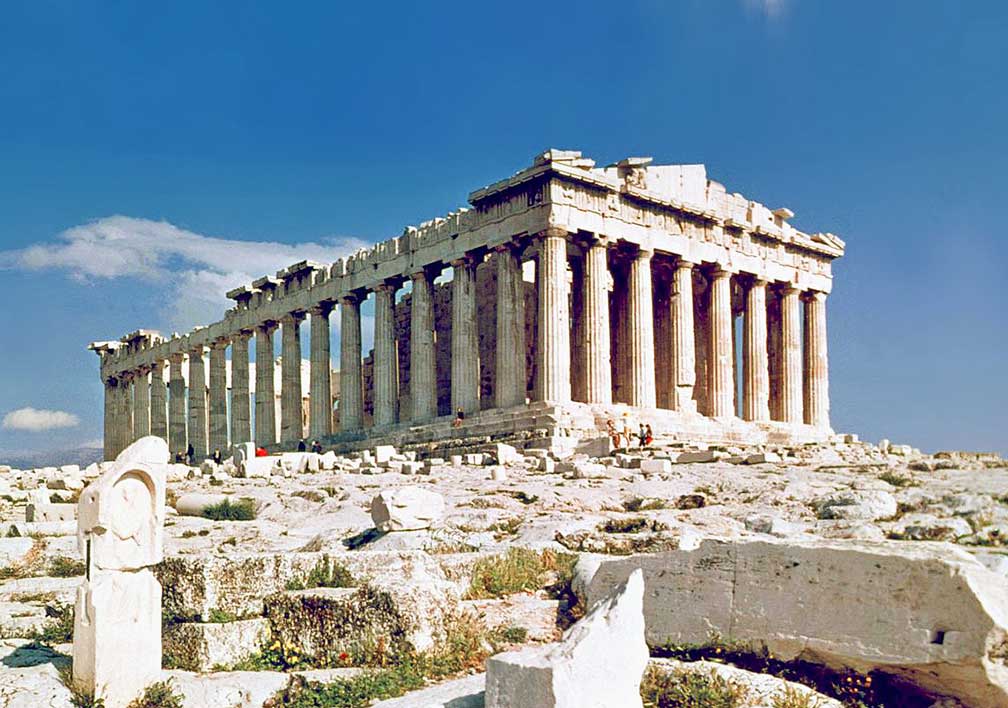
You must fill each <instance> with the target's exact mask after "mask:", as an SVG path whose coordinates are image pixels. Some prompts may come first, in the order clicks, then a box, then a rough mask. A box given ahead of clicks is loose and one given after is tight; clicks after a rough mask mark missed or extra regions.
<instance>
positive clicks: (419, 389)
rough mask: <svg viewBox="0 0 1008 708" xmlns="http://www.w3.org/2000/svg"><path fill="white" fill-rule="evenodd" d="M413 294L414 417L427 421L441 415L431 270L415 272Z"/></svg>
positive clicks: (411, 343) (411, 345)
mask: <svg viewBox="0 0 1008 708" xmlns="http://www.w3.org/2000/svg"><path fill="white" fill-rule="evenodd" d="M412 280H413V294H412V295H411V296H410V364H409V367H410V370H409V374H410V400H411V401H412V404H413V412H412V415H411V416H410V417H411V420H412V421H413V422H414V423H423V422H426V421H430V420H433V419H434V418H436V417H437V359H436V357H435V346H436V345H435V341H436V333H435V327H434V284H433V280H432V278H431V273H430V272H428V271H427V270H421V271H419V272H416V273H414V274H413V276H412Z"/></svg>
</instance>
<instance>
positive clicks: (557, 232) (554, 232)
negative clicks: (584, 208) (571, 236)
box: [533, 226, 567, 240]
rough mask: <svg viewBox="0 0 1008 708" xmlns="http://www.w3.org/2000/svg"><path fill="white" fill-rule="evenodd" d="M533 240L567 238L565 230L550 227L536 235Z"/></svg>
mask: <svg viewBox="0 0 1008 708" xmlns="http://www.w3.org/2000/svg"><path fill="white" fill-rule="evenodd" d="M533 238H535V239H538V240H543V239H547V238H562V239H566V238H567V229H563V228H560V227H559V226H550V227H548V228H545V229H543V230H542V231H540V232H539V233H537V234H536V235H535V236H534V237H533Z"/></svg>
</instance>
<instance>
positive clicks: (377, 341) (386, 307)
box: [374, 282, 399, 426]
mask: <svg viewBox="0 0 1008 708" xmlns="http://www.w3.org/2000/svg"><path fill="white" fill-rule="evenodd" d="M398 288H399V286H398V284H397V283H389V282H387V283H382V284H381V285H379V286H378V287H376V288H375V291H374V292H375V332H374V424H375V425H376V426H389V425H394V424H395V422H396V418H397V416H396V408H397V406H398V403H399V366H398V359H399V357H398V355H397V353H396V352H397V347H396V333H395V295H396V290H398Z"/></svg>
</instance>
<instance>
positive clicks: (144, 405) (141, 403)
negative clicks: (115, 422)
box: [130, 367, 151, 442]
mask: <svg viewBox="0 0 1008 708" xmlns="http://www.w3.org/2000/svg"><path fill="white" fill-rule="evenodd" d="M148 374H149V369H147V368H146V367H142V368H140V369H138V370H137V372H136V373H135V374H134V376H133V436H132V438H131V439H130V442H133V441H134V440H139V439H140V438H143V437H146V436H148V435H150V415H151V413H150V384H149V382H148Z"/></svg>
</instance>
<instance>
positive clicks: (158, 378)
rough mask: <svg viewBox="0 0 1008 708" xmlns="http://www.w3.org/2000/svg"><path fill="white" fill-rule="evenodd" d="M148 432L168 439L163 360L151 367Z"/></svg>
mask: <svg viewBox="0 0 1008 708" xmlns="http://www.w3.org/2000/svg"><path fill="white" fill-rule="evenodd" d="M150 387H151V389H150V390H151V393H150V411H151V413H150V431H151V432H150V434H151V435H156V436H157V437H159V438H161V439H162V440H164V441H165V442H167V441H168V388H167V387H166V386H165V380H164V361H161V360H158V361H155V362H154V365H153V366H152V367H151V382H150Z"/></svg>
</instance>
